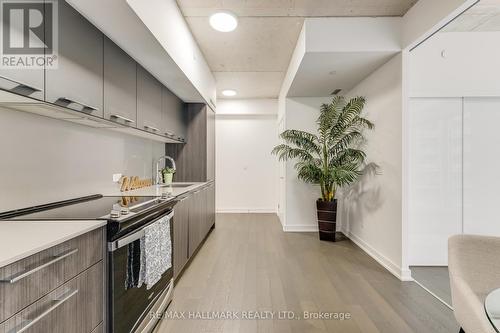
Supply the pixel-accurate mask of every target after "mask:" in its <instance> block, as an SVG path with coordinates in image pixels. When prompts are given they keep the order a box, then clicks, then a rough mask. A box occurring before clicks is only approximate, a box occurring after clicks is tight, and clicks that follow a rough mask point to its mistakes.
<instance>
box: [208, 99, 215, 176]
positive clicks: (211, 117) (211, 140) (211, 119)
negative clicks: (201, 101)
mask: <svg viewBox="0 0 500 333" xmlns="http://www.w3.org/2000/svg"><path fill="white" fill-rule="evenodd" d="M206 109H207V141H206V145H207V177H206V180H207V181H209V180H215V112H214V111H212V109H210V108H209V107H207V108H206Z"/></svg>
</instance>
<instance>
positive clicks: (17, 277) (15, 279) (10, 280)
mask: <svg viewBox="0 0 500 333" xmlns="http://www.w3.org/2000/svg"><path fill="white" fill-rule="evenodd" d="M77 252H78V249H73V250H69V251H66V252H63V253H61V254H60V255H57V256H54V258H53V259H51V260H48V261H46V262H44V263H43V264H41V265H39V266H37V267H35V268H33V269H30V270H27V271H24V272H20V273H17V274H15V275H12V276H10V277H8V278H6V279H1V280H0V282H1V283H10V284H13V283H16V282H18V281H20V280H22V279H24V278H26V277H28V276H30V275H31V274H33V273H35V272H38V271H39V270H41V269H44V268H45V267H48V266H50V265H52V264H55V263H56V262H58V261H61V260H63V259H64V258H66V257H69V256H71V255H73V254H75V253H77Z"/></svg>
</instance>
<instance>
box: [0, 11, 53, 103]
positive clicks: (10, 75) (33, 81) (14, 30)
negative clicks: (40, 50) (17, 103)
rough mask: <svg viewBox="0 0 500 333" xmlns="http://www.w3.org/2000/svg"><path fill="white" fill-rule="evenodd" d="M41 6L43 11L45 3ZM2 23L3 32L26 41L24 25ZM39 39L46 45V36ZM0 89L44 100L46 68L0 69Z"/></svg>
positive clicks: (3, 21) (4, 21) (15, 38)
mask: <svg viewBox="0 0 500 333" xmlns="http://www.w3.org/2000/svg"><path fill="white" fill-rule="evenodd" d="M40 6H41V7H40V9H41V10H43V3H42V4H40ZM1 21H2V22H1V24H2V31H8V32H9V34H10V36H11V38H12V39H13V40H23V39H24V37H23V26H22V25H16V24H9V22H7V21H6V20H1ZM44 21H45V20H43V22H44ZM42 24H43V23H42ZM37 38H39V39H40V40H41V42H43V43H45V36H41V37H40V36H37ZM4 52H5V50H4ZM40 56H43V54H40ZM0 89H2V90H7V91H11V92H14V93H16V94H19V95H23V96H28V97H31V98H36V99H39V100H43V98H44V89H45V87H44V67H43V66H41V67H37V68H28V67H24V68H12V69H6V68H0Z"/></svg>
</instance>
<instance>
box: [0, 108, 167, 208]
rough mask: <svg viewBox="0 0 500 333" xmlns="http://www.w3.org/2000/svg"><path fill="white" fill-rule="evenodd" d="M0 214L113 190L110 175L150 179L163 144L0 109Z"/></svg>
mask: <svg viewBox="0 0 500 333" xmlns="http://www.w3.org/2000/svg"><path fill="white" fill-rule="evenodd" d="M0 152H2V155H1V158H0V184H1V185H0V198H1V200H0V211H5V210H11V209H17V208H22V207H27V206H32V205H37V204H42V203H47V202H52V201H59V200H64V199H68V198H72V197H79V196H84V195H89V194H96V193H100V192H101V191H104V190H106V189H110V188H115V187H116V186H117V185H116V184H115V183H113V182H112V174H113V173H123V174H128V175H137V176H140V177H151V174H152V163H153V159H154V158H157V157H159V156H161V155H164V152H165V146H164V144H163V143H158V142H153V141H149V140H145V139H140V138H136V137H133V136H128V135H125V134H121V133H116V132H113V131H109V130H103V129H95V128H91V127H87V126H82V125H77V124H73V123H70V122H66V121H62V120H56V119H50V118H45V117H42V116H38V115H34V114H30V113H25V112H21V111H12V110H8V109H0Z"/></svg>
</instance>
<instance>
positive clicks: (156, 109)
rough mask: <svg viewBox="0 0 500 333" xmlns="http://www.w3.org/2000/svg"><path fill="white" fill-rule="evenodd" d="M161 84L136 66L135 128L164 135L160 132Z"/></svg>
mask: <svg viewBox="0 0 500 333" xmlns="http://www.w3.org/2000/svg"><path fill="white" fill-rule="evenodd" d="M161 90H162V84H161V83H160V82H159V81H158V80H156V79H155V78H154V77H153V76H152V75H151V74H149V72H148V71H146V70H145V69H144V68H142V67H141V66H139V65H137V128H140V129H142V130H145V131H148V132H151V133H155V134H159V135H164V133H162V130H161V127H162V126H161V124H162V111H161Z"/></svg>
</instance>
